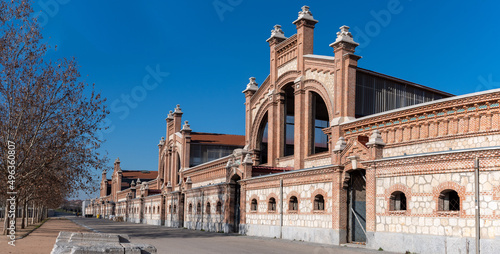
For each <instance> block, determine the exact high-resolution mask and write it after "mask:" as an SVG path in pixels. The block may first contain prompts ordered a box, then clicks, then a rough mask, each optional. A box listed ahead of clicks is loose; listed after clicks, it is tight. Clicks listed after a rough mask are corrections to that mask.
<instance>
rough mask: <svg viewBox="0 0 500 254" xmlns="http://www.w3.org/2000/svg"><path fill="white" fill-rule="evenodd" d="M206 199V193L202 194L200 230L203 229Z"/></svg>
mask: <svg viewBox="0 0 500 254" xmlns="http://www.w3.org/2000/svg"><path fill="white" fill-rule="evenodd" d="M204 197H205V192H204V191H202V192H201V206H200V209H201V225H200V229H203V204H205V203H204V202H205V200H204Z"/></svg>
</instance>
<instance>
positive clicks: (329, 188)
mask: <svg viewBox="0 0 500 254" xmlns="http://www.w3.org/2000/svg"><path fill="white" fill-rule="evenodd" d="M317 22H318V21H317V20H315V19H314V18H313V16H312V13H311V12H310V11H309V8H308V7H303V8H302V11H300V12H299V16H298V18H297V20H295V21H294V22H293V23H294V24H295V25H296V28H297V31H296V33H295V34H294V35H292V36H290V37H286V36H285V35H284V32H283V31H282V30H281V27H280V26H279V25H276V26H275V27H274V29H273V30H272V32H271V37H270V38H269V39H268V40H267V42H268V43H269V47H270V73H269V76H268V77H267V78H266V79H265V80H264V81H263V82H262V84H261V85H260V86H259V85H258V84H257V82H256V80H255V79H254V78H250V82H249V83H248V85H247V86H246V89H245V90H244V91H243V93H244V97H245V105H246V110H245V116H246V125H245V136H244V137H243V136H229V135H219V136H215V135H212V134H201V133H200V134H196V133H194V132H192V131H191V129H190V126H189V125H188V124H187V122H186V123H185V124H184V125H182V124H181V117H182V112H181V110H180V108H179V107H177V108H176V109H175V111H174V112H172V111H171V112H170V113H169V115H168V117H167V133H166V138H165V139H164V138H162V139H161V141H160V144H159V145H158V147H159V153H158V158H159V165H158V172H159V173H157V174H152V175H154V176H155V177H151V178H147V179H148V180H145V179H146V177H145V179H141V182H139V181H138V180H135V182H132V181H130V180H124V179H125V178H126V179H130V178H135V177H137V178H139V175H138V174H140V173H138V172H137V173H130V174H128V175H127V177H125V176H126V174H125V171H121V170H120V162H119V161H118V160H117V161H116V162H115V169H114V172H113V178H112V179H111V180H108V179H106V176H105V174H104V173H103V180H102V184H101V197H100V198H98V199H96V200H94V201H93V204H92V205H91V206H89V208H87V209H88V210H89V212H90V213H93V214H94V215H96V214H101V215H106V216H109V215H111V216H114V218H120V219H124V220H128V221H134V222H138V223H151V224H158V225H165V226H168V227H187V228H191V229H204V230H208V231H217V232H219V231H223V232H238V233H241V234H246V235H256V236H266V237H276V238H284V239H292V240H293V239H295V240H303V241H310V242H317V243H326V244H337V245H338V244H342V243H348V242H362V243H366V245H367V247H369V248H374V249H378V248H383V249H384V250H390V251H398V252H404V251H407V250H408V251H411V252H419V253H444V252H449V253H474V251H475V240H474V239H475V236H476V227H475V214H476V210H475V206H476V204H475V196H474V195H475V184H474V179H475V161H476V158H479V165H477V166H478V168H479V183H480V185H479V190H480V191H479V194H480V198H479V207H480V209H481V224H480V236H481V252H482V253H495V250H498V249H500V243H499V242H500V210H499V207H498V206H499V205H500V170H499V169H500V157H499V155H500V115H499V113H500V106H499V103H500V89H497V90H489V91H483V92H478V93H474V94H467V95H462V96H453V95H451V94H448V93H446V92H442V91H438V90H436V89H432V88H429V87H425V86H422V85H419V84H415V83H412V82H408V81H405V80H401V79H398V78H395V77H391V76H387V75H384V74H380V73H377V72H374V71H371V70H366V69H363V68H360V67H358V60H360V58H361V57H360V56H358V55H356V54H355V49H356V47H357V46H358V44H357V43H356V42H355V41H354V40H353V37H352V35H351V33H350V32H349V27H347V26H343V27H341V28H340V31H339V32H338V33H337V39H336V40H335V41H334V42H333V43H332V44H331V45H330V46H331V47H332V48H333V55H332V56H321V55H315V54H314V52H313V40H314V27H315V24H316V23H317ZM322 46H323V45H322ZM196 136H198V137H199V138H196ZM214 137H215V139H216V140H217V141H216V142H212V145H217V146H219V147H218V148H217V149H219V152H218V153H217V152H213V153H212V155H208V154H209V152H208V151H209V150H210V149H209V148H201V147H200V148H199V149H198V148H197V149H192V147H193V145H194V144H195V143H196V142H195V140H198V144H207V142H205V141H206V140H207V139H210V138H214ZM204 142H205V143H204ZM207 147H210V145H207ZM235 148H237V149H235ZM203 151H206V153H204V152H203ZM202 154H207V156H205V157H204V155H202ZM193 156H196V158H197V159H195V160H193V159H192V158H194V157H193ZM129 181H130V184H129Z"/></svg>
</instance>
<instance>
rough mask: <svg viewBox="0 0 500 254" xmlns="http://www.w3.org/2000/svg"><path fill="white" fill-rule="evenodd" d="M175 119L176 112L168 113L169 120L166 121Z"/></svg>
mask: <svg viewBox="0 0 500 254" xmlns="http://www.w3.org/2000/svg"><path fill="white" fill-rule="evenodd" d="M173 119H174V112H173V111H172V110H170V111H169V112H168V115H167V119H166V120H173Z"/></svg>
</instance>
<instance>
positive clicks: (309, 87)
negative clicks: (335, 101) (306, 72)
mask: <svg viewBox="0 0 500 254" xmlns="http://www.w3.org/2000/svg"><path fill="white" fill-rule="evenodd" d="M303 84H304V90H306V91H310V92H315V93H317V94H318V95H319V96H320V97H321V99H322V100H323V101H324V102H325V104H326V108H327V110H328V120H329V121H331V119H333V114H334V112H333V108H332V101H331V100H330V96H328V91H327V90H326V89H325V86H324V85H323V84H322V83H321V82H319V81H317V80H314V79H307V80H305V81H304V82H303Z"/></svg>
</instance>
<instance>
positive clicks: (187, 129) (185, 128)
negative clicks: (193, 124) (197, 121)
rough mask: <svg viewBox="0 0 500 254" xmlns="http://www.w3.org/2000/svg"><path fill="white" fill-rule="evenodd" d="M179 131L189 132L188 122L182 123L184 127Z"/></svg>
mask: <svg viewBox="0 0 500 254" xmlns="http://www.w3.org/2000/svg"><path fill="white" fill-rule="evenodd" d="M181 131H191V128H190V125H189V122H188V121H184V125H183V126H182V130H181Z"/></svg>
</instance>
